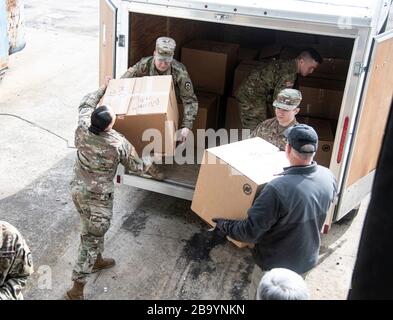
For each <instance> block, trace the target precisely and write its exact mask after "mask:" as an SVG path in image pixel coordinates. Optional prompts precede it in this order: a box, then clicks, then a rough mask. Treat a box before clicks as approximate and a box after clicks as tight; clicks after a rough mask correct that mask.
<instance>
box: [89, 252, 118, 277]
mask: <svg viewBox="0 0 393 320" xmlns="http://www.w3.org/2000/svg"><path fill="white" fill-rule="evenodd" d="M115 264H116V262H115V260H114V259H110V258H103V257H102V255H101V253H99V254H98V255H97V260H96V262H95V263H94V266H93V270H91V272H92V273H94V272H98V271H100V270H102V269H108V268H112V267H113V266H114V265H115Z"/></svg>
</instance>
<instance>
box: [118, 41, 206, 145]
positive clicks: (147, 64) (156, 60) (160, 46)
mask: <svg viewBox="0 0 393 320" xmlns="http://www.w3.org/2000/svg"><path fill="white" fill-rule="evenodd" d="M175 48H176V42H175V40H173V39H172V38H168V37H160V38H158V39H157V40H156V49H155V51H154V55H153V56H150V57H144V58H142V59H141V60H140V61H139V62H138V63H136V64H135V65H134V66H132V67H131V68H129V69H128V70H127V71H126V73H125V74H123V75H122V77H121V78H136V77H144V76H158V75H172V78H173V83H174V85H175V91H176V97H177V99H178V100H179V99H180V100H181V101H182V103H183V108H184V116H183V122H182V124H181V128H182V130H181V139H182V141H185V139H186V138H187V135H188V134H189V133H190V132H191V129H192V125H193V122H194V120H195V117H196V115H197V112H198V100H197V97H196V95H195V93H194V88H193V85H192V82H191V79H190V76H189V74H188V72H187V69H186V67H185V66H184V65H183V64H182V63H180V62H178V61H177V60H175V59H173V55H174V52H175Z"/></svg>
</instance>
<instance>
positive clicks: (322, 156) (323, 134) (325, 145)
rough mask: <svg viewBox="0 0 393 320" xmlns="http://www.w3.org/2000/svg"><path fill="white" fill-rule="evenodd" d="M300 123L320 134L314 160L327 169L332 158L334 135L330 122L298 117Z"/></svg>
mask: <svg viewBox="0 0 393 320" xmlns="http://www.w3.org/2000/svg"><path fill="white" fill-rule="evenodd" d="M297 121H298V122H299V123H305V124H307V125H309V126H311V127H313V128H314V130H315V131H316V132H317V134H318V150H317V153H316V154H315V157H314V160H315V161H316V162H317V163H318V164H320V165H322V166H325V167H329V165H330V158H331V157H332V151H333V144H334V134H333V131H332V127H331V124H330V121H329V120H325V119H315V118H310V117H297Z"/></svg>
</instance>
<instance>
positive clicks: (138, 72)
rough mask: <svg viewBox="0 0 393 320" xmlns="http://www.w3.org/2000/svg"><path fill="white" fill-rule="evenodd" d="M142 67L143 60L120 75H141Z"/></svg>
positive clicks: (122, 77)
mask: <svg viewBox="0 0 393 320" xmlns="http://www.w3.org/2000/svg"><path fill="white" fill-rule="evenodd" d="M141 68H142V63H141V61H139V62H137V63H136V64H134V65H133V66H132V67H130V68H128V70H127V71H126V72H125V73H124V74H123V75H122V76H121V77H120V79H124V78H136V77H141V76H142V75H141V73H142V72H141V71H142V70H141Z"/></svg>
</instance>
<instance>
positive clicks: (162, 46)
mask: <svg viewBox="0 0 393 320" xmlns="http://www.w3.org/2000/svg"><path fill="white" fill-rule="evenodd" d="M175 48H176V42H175V40H173V39H172V38H168V37H160V38H158V39H157V40H156V55H155V56H156V57H157V59H160V60H164V61H167V62H171V61H172V60H173V55H174V53H175Z"/></svg>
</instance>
